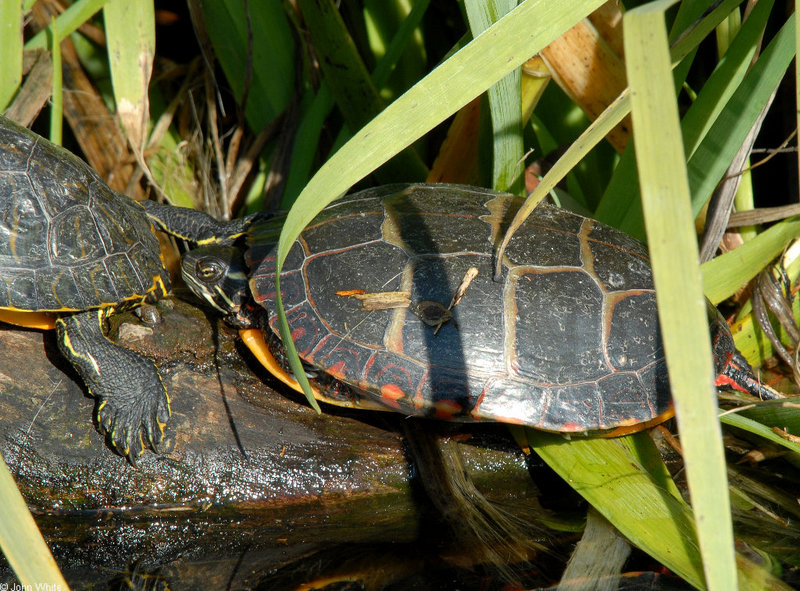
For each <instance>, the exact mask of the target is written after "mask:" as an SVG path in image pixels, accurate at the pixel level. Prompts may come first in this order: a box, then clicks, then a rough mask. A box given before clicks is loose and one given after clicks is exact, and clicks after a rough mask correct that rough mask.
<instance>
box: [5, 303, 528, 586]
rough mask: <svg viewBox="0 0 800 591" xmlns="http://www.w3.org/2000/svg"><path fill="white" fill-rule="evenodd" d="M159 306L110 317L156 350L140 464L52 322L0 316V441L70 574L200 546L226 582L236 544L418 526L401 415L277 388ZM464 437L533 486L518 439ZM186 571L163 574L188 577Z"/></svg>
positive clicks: (294, 553)
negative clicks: (163, 433)
mask: <svg viewBox="0 0 800 591" xmlns="http://www.w3.org/2000/svg"><path fill="white" fill-rule="evenodd" d="M159 310H160V312H161V316H162V323H161V324H159V325H157V326H156V327H154V328H152V329H151V328H149V327H146V326H144V325H142V323H141V322H140V321H139V320H138V319H137V318H135V317H134V316H133V315H132V314H130V313H126V314H123V315H120V316H119V317H117V318H116V319H115V322H114V324H115V326H113V327H112V330H111V333H110V334H111V336H112V337H113V338H115V339H117V340H119V342H122V343H123V344H125V345H126V346H129V347H130V348H132V349H135V350H138V351H140V352H142V353H144V354H146V355H148V356H150V357H151V358H153V359H154V360H155V361H156V362H157V364H158V365H159V367H160V369H161V372H162V376H163V378H164V380H165V383H166V385H167V388H168V391H169V394H170V397H171V405H172V412H173V414H172V419H171V421H170V423H169V426H168V428H167V441H166V443H165V444H164V445H163V446H162V448H163V449H162V451H163V453H161V454H159V455H156V454H154V453H152V452H150V451H146V452H145V453H144V454H143V455H142V456H141V457H140V458H139V460H138V462H137V466H136V467H133V466H131V465H130V464H128V463H127V462H126V461H125V460H124V459H123V458H122V457H121V456H118V455H116V454H115V453H113V452H112V451H111V449H110V448H109V447H108V446H107V445H106V443H105V441H104V439H103V437H102V436H101V435H100V434H99V433H98V432H97V430H96V429H95V426H94V424H93V421H92V417H93V414H94V406H95V403H94V400H93V399H92V398H90V397H89V396H88V395H87V393H86V391H85V388H84V386H83V384H81V383H80V380H79V378H78V377H77V375H76V374H75V373H74V372H73V371H72V368H71V366H70V365H69V363H67V362H66V361H65V360H64V359H63V358H62V357H61V356H60V354H59V352H58V349H57V347H56V343H55V335H54V333H53V332H39V331H32V330H25V329H18V328H16V327H11V326H8V325H3V324H0V413H2V420H1V421H0V429H1V430H2V438H0V452H2V455H3V458H4V459H5V460H6V462H7V463H8V465H9V468H10V470H11V472H12V474H13V475H14V477H15V478H16V480H17V483H18V486H19V488H20V490H21V491H22V492H23V495H24V496H25V498H26V500H27V501H28V504H29V506H30V508H31V510H32V511H33V513H34V515H35V516H36V518H37V522H38V523H39V525H40V528H41V529H42V532H43V534H44V535H45V538H46V539H47V540H48V542H49V543H50V545H51V547H52V548H53V551H54V554H55V555H56V558H57V560H58V561H59V564H60V565H61V567H62V569H64V570H65V572H66V573H68V577H69V573H72V575H71V576H72V579H71V581H72V582H73V584H77V583H78V582H79V581H81V580H82V577H84V576H89V577H90V580H94V581H95V582H96V578H94V577H96V572H97V571H96V570H95V569H96V568H97V567H98V566H101V565H102V566H103V567H104V568H106V569H108V572H109V573H111V574H112V575H115V573H116V575H115V576H118V575H119V573H122V572H123V571H124V570H125V569H126V568H127V567H130V566H131V565H132V564H135V565H139V566H138V567H137V568H140V569H142V568H145V567H144V566H142V565H147V566H148V568H149V569H150V570H152V569H153V568H158V569H164V568H170V569H173V568H176V566H175V565H176V564H177V563H180V564H183V565H184V566H185V565H186V563H187V561H188V562H189V563H192V564H195V562H194V561H197V563H198V564H199V563H204V564H207V563H208V562H209V561H211V562H212V563H213V564H215V565H217V568H216V570H214V573H215V575H214V576H219V577H220V579H219V581H220V582H221V583H223V582H226V581H229V580H230V578H226V577H233V576H234V574H233V573H234V571H233V570H231V569H234V570H236V572H239V570H237V569H241V568H242V561H243V560H245V562H246V563H247V564H248V565H250V566H249V567H248V568H246V569H244V571H247V572H254V571H255V570H258V571H259V572H262V571H261V570H259V569H261V568H262V567H264V568H275V565H276V564H283V563H285V562H287V561H291V560H293V559H295V558H297V557H300V556H305V555H307V554H309V553H311V552H312V551H318V550H319V549H320V548H322V547H325V548H326V551H329V546H330V545H331V544H335V545H339V544H343V543H350V544H352V543H355V544H374V543H375V542H377V541H380V542H411V541H412V540H414V539H415V538H416V536H417V533H418V528H419V527H420V522H419V516H420V512H419V503H418V501H419V498H420V491H419V487H417V486H414V484H413V482H411V480H413V479H412V478H411V477H412V476H413V474H414V470H413V465H412V464H410V463H409V461H408V458H407V455H406V453H405V450H404V447H403V442H402V440H401V437H400V436H399V435H398V432H399V423H398V421H402V420H403V417H400V416H399V415H395V414H393V413H379V412H373V413H367V412H357V411H350V412H348V411H342V410H340V409H333V408H330V407H327V408H326V409H325V412H323V414H322V415H318V414H317V413H316V412H314V411H313V410H312V409H310V408H309V407H308V405H307V404H306V403H305V401H304V400H303V399H302V398H301V397H299V396H296V395H294V393H287V392H284V391H281V392H276V391H275V390H273V388H272V385H274V383H273V382H272V381H271V380H270V378H269V376H266V375H264V372H263V371H262V370H261V368H260V367H258V366H257V364H255V362H254V361H252V360H251V358H250V356H249V353H248V352H247V351H246V350H245V349H243V347H242V345H241V343H239V342H238V341H237V339H236V337H235V334H234V333H233V332H232V331H230V330H229V329H227V328H226V327H225V326H223V325H222V324H221V323H219V322H217V321H216V320H214V319H213V318H212V317H211V316H207V315H206V314H205V313H204V312H202V311H200V310H199V309H197V308H195V307H193V306H191V305H189V304H187V303H184V302H181V301H179V300H169V301H166V302H162V303H160V304H159ZM461 447H464V448H465V451H466V452H467V453H466V456H467V461H468V464H469V466H470V469H471V471H473V472H474V474H475V476H476V479H478V480H480V479H481V478H483V479H484V480H485V481H486V482H490V483H496V484H497V485H498V486H497V487H496V488H497V489H498V490H499V489H503V490H502V491H500V492H498V494H499V495H501V496H505V495H506V492H504V491H515V492H522V493H524V492H526V489H528V488H530V486H531V483H530V480H529V478H528V475H527V472H526V470H525V466H524V461H523V460H522V459H521V458H520V456H519V454H515V453H513V452H508V451H505V450H499V451H498V450H496V449H487V448H482V447H476V446H461ZM501 485H502V486H501ZM243 553H244V554H243ZM243 556H244V557H245V558H243ZM176 561H177V562H176ZM251 561H252V563H253V564H250V562H251ZM256 565H257V566H256ZM244 571H241V572H244ZM87 573H94V574H87ZM7 576H8V575H7ZM195 576H197V575H196V573H194V571H192V572H191V573H189V572H184V573H182V574H181V575H180V576H179V577H178V581H179V582H176V581H172V582H171V584H172V586H173V588H187V589H188V588H197V587H196V586H195V587H193V586H192V585H193V584H196V582H197V581H196V580H195V579H194V577H195ZM203 576H204V577H205V576H209V574H208V573H206V574H204V575H203ZM242 576H243V575H242ZM192 581H194V583H192ZM240 582H241V584H242V585H245V584H250V583H245V582H244V580H242V581H240ZM251 582H252V581H251ZM225 584H227V583H225ZM78 586H80V585H79V584H78ZM212 586H213V585H212ZM232 588H236V586H234V587H232Z"/></svg>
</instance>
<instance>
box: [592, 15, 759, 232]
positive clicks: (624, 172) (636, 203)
mask: <svg viewBox="0 0 800 591" xmlns="http://www.w3.org/2000/svg"><path fill="white" fill-rule="evenodd" d="M733 4H735V3H733ZM684 6H685V4H684V5H682V6H681V9H683V7H684ZM768 8H770V5H769V4H766V5H765V6H763V7H761V6H759V9H758V11H756V10H754V12H753V15H752V16H753V17H754V18H753V20H752V22H750V19H748V21H747V22H746V24H745V30H744V31H743V32H741V31H740V34H739V35H737V38H736V39H735V40H734V43H733V45H732V46H731V48H730V49H729V53H728V55H727V56H726V59H725V60H724V61H723V62H722V63H720V64H719V66H718V68H717V70H716V71H715V73H714V74H712V76H711V77H710V78H709V80H708V82H707V83H706V84H705V85H704V86H703V89H702V90H701V92H700V93H699V95H698V98H697V100H696V101H695V102H696V103H697V106H696V107H695V106H693V107H691V108H690V111H693V113H692V115H689V116H688V119H687V118H686V117H685V118H684V120H683V121H682V122H681V126H682V129H683V136H684V140H685V142H684V143H685V147H686V148H685V149H686V150H687V153H690V154H693V153H694V152H695V151H696V149H697V145H698V142H699V141H701V140H702V139H703V138H705V137H706V136H707V135H708V131H709V130H710V129H711V127H712V126H713V124H714V119H713V118H714V117H716V116H717V115H718V114H719V113H721V111H722V109H720V106H721V105H724V108H730V105H729V104H728V103H727V102H726V101H727V100H728V97H730V96H732V92H733V91H734V90H735V88H730V85H731V84H732V83H733V82H736V81H738V80H740V79H741V76H740V75H738V76H737V72H739V73H741V72H742V71H744V70H746V68H747V65H748V63H749V62H745V61H743V60H745V59H746V58H745V56H746V54H747V53H748V52H750V49H749V47H748V46H750V45H752V36H753V34H756V35H757V34H758V33H759V31H760V30H761V29H762V28H763V22H764V18H766V16H768V13H769V10H768ZM732 9H736V7H735V5H732V3H731V2H725V3H723V4H721V5H720V6H719V7H717V8H716V9H715V10H714V11H713V12H712V13H711V14H710V15H708V16H707V17H706V18H705V19H703V21H702V24H701V25H699V26H698V27H696V28H694V29H692V31H691V32H690V33H688V34H687V35H686V36H684V37H681V38H680V41H678V42H676V44H675V47H673V49H672V59H673V62H674V61H675V60H676V59H678V58H681V57H682V56H686V55H689V54H690V53H691V50H693V49H694V47H696V45H697V43H698V42H699V41H700V40H701V39H702V37H701V35H702V36H704V34H707V33H708V31H709V30H710V29H711V28H713V27H714V26H716V25H718V24H719V23H720V22H721V21H722V20H724V18H725V17H726V16H727V14H728V12H730V11H731V10H732ZM691 16H692V15H691V14H687V16H686V18H690V17H691ZM687 24H688V23H685V24H684V25H683V26H686V25H687ZM676 30H680V28H679V27H678V26H677V25H676ZM751 55H752V54H751ZM678 70H680V71H681V72H684V71H685V68H680V67H679V68H678V69H676V74H677V72H678ZM681 81H682V78H678V79H677V80H676V82H677V83H680V82H681ZM736 88H738V86H737V87H736ZM706 94H708V96H706ZM687 115H688V114H687ZM706 119H710V120H709V121H707V120H706ZM726 133H727V132H726ZM631 148H633V146H631ZM729 158H730V157H729ZM634 159H635V153H634V150H633V149H629V150H628V152H626V154H624V155H623V157H622V160H621V162H620V165H619V166H618V167H617V169H616V170H615V172H614V176H613V178H612V180H611V182H610V183H609V185H608V187H607V188H606V191H605V194H604V196H603V199H602V200H601V202H600V205H599V207H598V208H597V210H596V212H595V215H596V217H597V218H598V219H600V220H601V221H604V222H606V223H609V224H611V225H613V226H616V227H618V228H620V229H622V230H624V231H626V232H628V233H629V234H631V235H632V236H635V237H637V238H639V239H641V240H644V239H645V233H644V221H643V218H642V211H641V205H640V200H639V179H638V178H637V176H636V168H635V164H634ZM728 162H730V159H729V160H728ZM725 169H727V164H725ZM698 171H700V172H701V173H702V168H701V167H698ZM720 174H721V173H720ZM690 175H691V172H690ZM690 186H694V185H693V181H692V180H691V176H690Z"/></svg>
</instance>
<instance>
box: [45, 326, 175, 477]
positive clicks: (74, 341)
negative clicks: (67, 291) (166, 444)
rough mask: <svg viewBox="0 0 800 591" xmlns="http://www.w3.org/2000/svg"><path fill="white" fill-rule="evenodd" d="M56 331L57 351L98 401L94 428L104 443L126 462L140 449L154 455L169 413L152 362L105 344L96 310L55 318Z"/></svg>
mask: <svg viewBox="0 0 800 591" xmlns="http://www.w3.org/2000/svg"><path fill="white" fill-rule="evenodd" d="M56 329H57V330H58V333H59V348H60V349H61V351H62V353H64V355H65V356H66V357H67V358H68V359H69V360H70V361H71V362H72V365H73V366H74V367H75V369H76V370H77V371H78V373H79V374H80V375H81V377H82V378H83V381H84V382H85V383H86V386H87V387H88V389H89V393H90V394H92V395H93V396H94V397H95V398H97V400H98V405H97V412H96V419H97V426H98V429H99V430H100V432H101V433H103V434H105V435H106V436H107V437H108V441H109V443H110V445H111V446H112V447H113V448H114V449H115V450H116V451H117V452H119V453H120V454H122V455H124V456H125V457H126V458H128V460H129V461H131V463H133V462H134V459H135V458H136V457H138V456H139V455H141V453H142V452H143V451H144V448H145V447H149V448H150V449H152V450H153V451H157V448H158V445H159V444H160V443H161V442H162V441H163V440H164V427H165V425H166V424H167V421H168V420H169V417H170V415H171V410H170V405H169V396H168V395H167V390H166V388H165V387H164V384H163V383H162V381H161V376H160V375H159V373H158V369H156V366H155V364H154V363H153V362H152V361H151V360H150V359H148V358H147V357H144V356H142V355H140V354H138V353H135V352H134V351H131V350H129V349H125V348H124V347H120V346H118V345H116V344H115V343H113V342H111V341H109V340H108V339H107V338H106V337H105V335H104V334H103V332H102V315H101V313H99V312H98V311H89V312H84V313H79V314H74V315H72V316H67V317H64V318H60V319H59V320H58V322H57V323H56Z"/></svg>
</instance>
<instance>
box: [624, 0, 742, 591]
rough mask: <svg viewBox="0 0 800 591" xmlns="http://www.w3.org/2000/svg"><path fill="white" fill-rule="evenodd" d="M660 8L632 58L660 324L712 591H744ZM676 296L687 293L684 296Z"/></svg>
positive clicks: (632, 31) (631, 25) (632, 33)
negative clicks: (739, 581)
mask: <svg viewBox="0 0 800 591" xmlns="http://www.w3.org/2000/svg"><path fill="white" fill-rule="evenodd" d="M671 5H672V2H671V1H669V0H667V1H658V2H653V3H650V4H647V5H645V6H642V7H639V8H636V9H634V10H631V11H629V12H628V13H626V15H625V18H624V27H625V55H626V57H627V64H626V65H627V73H628V83H629V85H630V89H631V107H632V109H631V115H632V117H633V130H634V143H635V145H636V161H637V165H638V168H639V181H640V186H641V192H642V206H643V210H644V219H645V225H646V228H647V235H648V238H649V244H650V256H651V262H652V265H653V279H654V283H655V287H656V294H657V295H656V298H657V302H658V313H659V320H660V323H661V327H662V339H663V343H664V352H665V355H666V359H667V367H668V370H669V377H670V385H671V388H672V395H673V399H674V400H675V407H676V417H677V419H678V427H679V430H680V435H681V443H682V447H683V450H684V462H685V465H686V473H687V480H688V484H689V491H690V494H691V499H692V506H693V507H694V511H695V515H696V522H695V523H696V526H697V536H698V540H699V546H700V551H701V554H702V556H703V568H704V572H705V578H706V584H707V585H708V588H709V589H720V590H723V589H724V590H725V591H730V590H733V589H737V588H738V587H737V575H736V559H735V554H734V546H733V527H732V525H731V521H730V503H729V499H728V497H727V495H722V496H720V495H719V492H718V491H719V490H725V489H726V488H727V471H726V466H725V454H724V449H723V447H722V433H721V430H720V427H719V422H718V420H717V406H716V391H715V389H714V387H713V383H714V362H713V359H712V352H711V343H710V341H709V338H708V321H707V312H706V303H705V298H704V296H703V291H702V286H701V280H700V269H699V266H698V264H697V261H698V249H697V242H696V238H695V229H694V215H693V213H692V210H691V204H690V198H689V195H690V193H689V180H688V176H687V173H686V163H685V159H684V151H683V143H682V141H681V129H680V119H679V115H678V104H677V100H676V97H675V92H674V87H673V77H672V63H671V59H670V54H669V43H668V38H667V30H666V26H665V22H664V11H665V10H667V8H669V7H670V6H671ZM674 294H680V295H679V296H678V295H674Z"/></svg>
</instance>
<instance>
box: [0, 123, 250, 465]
mask: <svg viewBox="0 0 800 591" xmlns="http://www.w3.org/2000/svg"><path fill="white" fill-rule="evenodd" d="M250 221H251V219H250V218H247V219H240V220H235V221H233V222H218V221H217V220H215V219H214V218H213V217H211V216H210V215H208V214H205V213H202V212H199V211H195V210H191V209H186V208H178V207H172V206H169V205H164V204H159V203H155V202H153V201H146V202H141V203H139V202H136V201H134V200H132V199H130V198H129V197H126V196H125V195H122V194H120V193H117V192H115V191H113V190H112V189H111V188H109V187H108V185H107V184H106V183H105V182H103V180H102V179H101V178H100V177H99V175H98V174H97V173H96V172H95V171H94V170H92V168H91V167H90V166H89V165H88V164H86V163H85V162H84V161H83V160H81V159H80V158H78V157H77V156H75V155H74V154H72V153H70V152H69V151H67V150H66V149H64V148H61V147H59V146H56V145H54V144H52V143H50V142H49V141H47V140H45V139H44V138H42V137H40V136H38V135H36V134H34V133H33V132H31V131H30V130H28V129H26V128H24V127H21V126H19V125H17V124H16V123H14V122H12V121H10V120H8V119H7V118H4V117H0V321H2V322H6V323H11V324H16V325H20V326H26V327H31V328H39V329H55V331H56V339H57V343H58V348H59V350H60V352H61V353H62V354H63V355H64V356H65V357H66V358H67V359H68V360H69V361H70V362H71V364H72V365H73V367H74V368H75V370H76V371H77V373H78V374H79V376H80V377H81V379H82V380H83V382H84V383H85V385H86V387H87V389H88V391H89V393H90V394H91V395H92V396H94V397H95V398H96V400H97V404H96V411H95V420H96V422H97V426H98V428H99V430H100V431H101V433H103V434H105V435H106V436H107V438H108V440H109V443H110V444H111V446H112V447H113V448H114V449H115V450H116V451H117V452H119V453H120V454H122V455H123V456H125V457H127V458H128V459H129V460H130V461H131V462H133V461H134V460H135V458H136V457H137V456H138V455H140V454H141V453H142V451H143V450H144V448H145V445H146V446H147V447H149V448H151V449H152V450H154V451H157V449H158V445H159V444H160V443H162V441H163V438H164V427H165V425H166V423H167V420H168V418H169V416H170V414H171V410H170V400H169V396H168V393H167V390H166V388H165V386H164V384H163V383H162V380H161V376H160V374H159V372H158V369H157V368H156V366H155V364H154V363H153V361H152V360H150V359H148V358H147V357H144V356H142V355H140V354H138V353H135V352H133V351H131V350H129V349H126V348H124V347H121V346H118V345H116V344H115V343H113V342H112V341H111V340H109V339H108V338H107V337H106V336H105V322H106V319H107V318H108V317H109V315H111V314H113V313H114V312H117V311H121V310H124V309H128V308H132V307H135V306H138V305H140V304H142V303H144V302H152V301H155V300H157V299H158V298H161V297H165V296H167V295H168V294H169V291H170V277H169V273H168V272H167V270H166V268H165V267H164V262H163V260H162V257H161V249H160V246H159V242H158V238H157V235H156V229H160V230H165V231H168V232H170V233H171V234H173V235H175V236H180V237H182V238H185V239H187V240H190V241H194V242H196V243H197V244H211V243H216V242H219V243H225V242H230V241H233V240H235V239H236V237H238V236H240V235H242V234H243V232H244V231H245V229H246V227H247V225H248V224H249V223H250Z"/></svg>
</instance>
